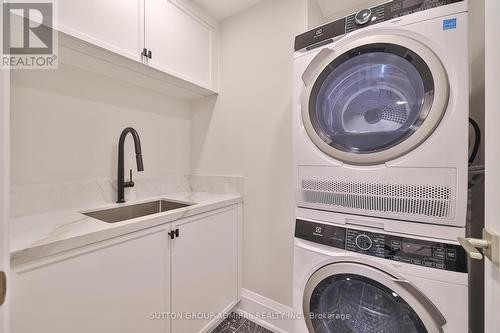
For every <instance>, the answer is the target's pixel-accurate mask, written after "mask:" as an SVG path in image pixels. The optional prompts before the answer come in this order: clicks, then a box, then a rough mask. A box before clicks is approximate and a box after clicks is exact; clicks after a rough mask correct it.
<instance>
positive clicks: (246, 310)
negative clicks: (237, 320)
mask: <svg viewBox="0 0 500 333" xmlns="http://www.w3.org/2000/svg"><path fill="white" fill-rule="evenodd" d="M235 310H236V312H238V313H239V314H241V315H243V316H245V317H246V318H248V319H250V320H252V321H254V322H256V323H257V324H259V325H261V326H263V327H265V328H267V329H269V330H271V331H273V332H275V333H291V332H293V320H292V319H289V318H287V315H290V314H292V313H293V310H292V308H291V307H289V306H286V305H284V304H281V303H278V302H276V301H273V300H272V299H269V298H267V297H264V296H262V295H259V294H257V293H254V292H252V291H250V290H247V289H243V290H242V292H241V301H240V302H239V303H238V305H237V306H236V308H235Z"/></svg>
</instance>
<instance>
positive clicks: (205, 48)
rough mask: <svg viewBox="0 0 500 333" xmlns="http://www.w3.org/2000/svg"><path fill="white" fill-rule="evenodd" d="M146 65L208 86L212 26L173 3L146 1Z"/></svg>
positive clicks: (161, 0)
mask: <svg viewBox="0 0 500 333" xmlns="http://www.w3.org/2000/svg"><path fill="white" fill-rule="evenodd" d="M145 1H146V4H145V8H146V9H145V13H146V15H145V27H146V29H145V45H146V48H147V49H148V50H151V52H152V59H151V60H148V62H149V64H150V65H152V66H153V67H156V68H157V69H159V70H161V71H164V72H167V73H171V74H173V75H176V76H178V77H181V78H184V79H186V80H188V81H192V82H194V83H198V84H202V85H204V86H207V87H210V86H211V71H212V66H211V65H212V63H211V60H212V56H211V52H212V33H213V29H212V28H211V27H210V26H209V25H208V24H206V23H204V22H203V21H202V20H200V19H198V18H197V17H196V16H194V15H193V14H191V13H189V12H188V11H187V10H185V9H183V8H181V7H180V6H179V5H178V4H177V3H176V2H174V1H170V0H145Z"/></svg>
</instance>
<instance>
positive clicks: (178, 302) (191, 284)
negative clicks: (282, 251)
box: [172, 208, 238, 333]
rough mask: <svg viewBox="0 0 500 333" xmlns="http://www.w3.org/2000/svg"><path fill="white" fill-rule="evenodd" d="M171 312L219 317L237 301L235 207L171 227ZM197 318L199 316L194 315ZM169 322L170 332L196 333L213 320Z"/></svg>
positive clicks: (178, 320) (236, 217) (236, 218)
mask: <svg viewBox="0 0 500 333" xmlns="http://www.w3.org/2000/svg"><path fill="white" fill-rule="evenodd" d="M173 228H174V229H179V237H178V238H175V239H174V241H173V242H172V311H173V313H182V314H193V313H196V314H202V315H210V314H218V313H222V312H223V311H228V310H229V307H231V306H232V305H234V304H236V301H237V298H238V290H237V289H238V239H237V228H238V216H237V210H236V209H235V208H232V209H229V210H226V211H222V212H219V213H216V214H213V215H209V216H206V217H202V218H198V219H192V220H186V221H182V222H179V223H175V224H174V225H173ZM197 316H198V315H197ZM193 319H194V320H188V318H183V319H175V320H172V331H173V332H176V333H177V332H182V333H196V332H200V331H204V330H206V329H207V325H210V324H211V323H212V322H213V321H212V318H208V317H207V318H200V317H195V318H193Z"/></svg>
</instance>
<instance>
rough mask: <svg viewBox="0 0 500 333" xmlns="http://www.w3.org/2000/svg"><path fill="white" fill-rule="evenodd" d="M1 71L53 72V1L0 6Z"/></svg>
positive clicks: (14, 3)
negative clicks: (33, 70)
mask: <svg viewBox="0 0 500 333" xmlns="http://www.w3.org/2000/svg"><path fill="white" fill-rule="evenodd" d="M2 7H3V8H2V16H3V17H2V22H3V23H2V31H3V36H2V37H3V38H2V41H3V43H2V44H3V45H2V61H1V67H2V68H9V69H56V68H57V54H56V53H55V51H56V48H55V47H54V45H55V42H56V41H55V39H56V36H57V35H56V33H55V31H54V29H53V20H54V3H53V2H52V1H47V0H45V1H38V2H35V1H32V2H20V1H8V2H4V3H3V4H2Z"/></svg>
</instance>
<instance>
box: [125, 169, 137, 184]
mask: <svg viewBox="0 0 500 333" xmlns="http://www.w3.org/2000/svg"><path fill="white" fill-rule="evenodd" d="M134 185H135V184H134V180H133V179H132V169H130V179H129V181H128V182H124V184H123V187H134Z"/></svg>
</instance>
